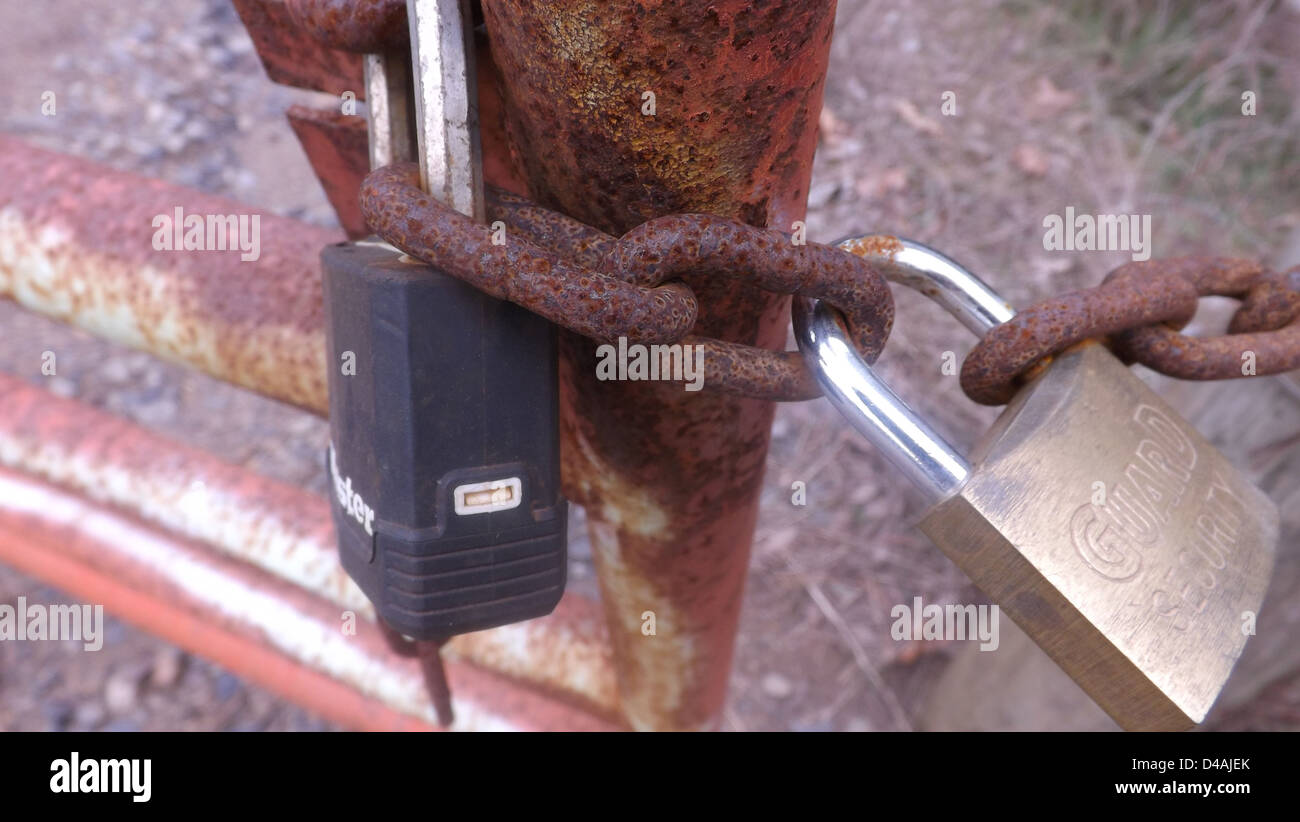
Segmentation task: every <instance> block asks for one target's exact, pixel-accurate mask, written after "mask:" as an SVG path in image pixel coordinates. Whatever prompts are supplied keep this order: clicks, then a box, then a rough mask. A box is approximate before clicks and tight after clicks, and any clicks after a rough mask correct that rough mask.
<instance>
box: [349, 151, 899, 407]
mask: <svg viewBox="0 0 1300 822" xmlns="http://www.w3.org/2000/svg"><path fill="white" fill-rule="evenodd" d="M488 199H489V206H488V209H489V219H491V220H501V221H502V222H504V223H505V224H506V225H507V226H508V227H509V230H508V231H507V237H505V238H504V241H503V242H501V243H494V242H493V232H492V229H491V228H490V227H489V226H485V225H479V224H477V223H475V222H473V221H472V220H470V219H469V218H467V217H465V216H464V215H462V214H460V213H458V212H456V211H454V210H452V209H449V208H447V207H446V206H444V205H443V204H442V203H440V202H438V200H437V199H435V198H433V197H430V196H429V195H428V194H426V193H425V192H423V191H421V190H420V188H419V171H418V168H417V167H416V166H415V165H414V164H396V165H393V166H388V167H386V168H382V169H378V170H376V171H374V172H372V173H371V174H370V175H369V176H368V177H367V178H366V180H365V182H364V183H363V184H362V187H361V209H362V213H363V214H364V216H365V218H366V221H367V223H369V225H370V227H371V228H373V229H374V230H375V231H376V232H377V233H378V234H379V236H380V237H382V238H383V239H385V240H387V241H388V242H390V243H392V244H393V245H394V246H396V247H397V248H400V249H401V250H403V251H405V252H406V253H407V254H410V255H411V256H413V257H416V258H419V259H421V260H425V261H427V262H429V263H431V264H434V265H436V266H438V268H439V269H440V270H442V271H444V272H446V273H447V274H450V275H451V276H454V277H456V278H458V279H461V280H464V281H465V282H468V283H470V284H471V285H474V286H475V287H477V288H480V289H482V290H483V291H485V292H487V293H488V294H491V295H492V296H494V297H497V298H498V299H503V300H509V301H510V302H513V303H516V304H518V305H521V306H523V307H524V308H527V309H529V310H531V311H534V312H536V313H538V314H541V315H542V316H544V317H546V318H547V319H549V320H551V321H552V322H554V323H556V324H557V325H559V326H561V327H563V328H566V329H568V330H570V331H573V332H575V333H578V334H581V335H582V336H585V337H589V338H591V339H594V340H597V341H600V342H613V341H616V340H617V339H618V338H619V337H624V338H626V340H627V342H629V343H643V344H644V343H649V344H671V343H681V344H684V345H691V346H700V347H701V349H702V353H703V357H702V362H703V366H704V375H703V385H704V387H705V388H706V389H707V390H711V391H718V392H721V393H727V394H733V395H737V396H745V397H753V398H759V399H769V400H806V399H812V398H814V397H817V396H820V394H821V391H820V389H819V388H818V386H817V383H816V380H815V379H814V378H813V376H812V375H811V374H810V373H809V372H808V371H807V368H806V367H805V365H804V363H803V360H802V358H801V357H800V355H799V354H798V352H795V351H788V352H782V351H768V350H766V349H762V348H756V347H754V346H750V345H744V344H741V343H735V342H727V341H724V340H717V339H713V338H709V337H703V336H700V335H696V334H694V333H692V331H693V328H694V326H695V323H696V319H697V317H698V304H697V302H696V299H695V294H694V292H693V291H692V290H691V289H690V288H689V287H688V286H687V285H685V284H684V283H682V282H680V278H681V277H683V276H686V275H690V276H692V278H693V279H694V281H695V282H696V283H697V287H698V284H701V283H702V284H704V285H705V286H711V285H712V283H714V282H718V281H724V280H735V279H743V281H744V282H746V283H749V284H751V285H754V286H756V287H758V288H761V289H763V290H766V291H772V292H776V293H780V294H797V295H799V296H804V297H813V298H817V299H822V300H825V301H826V302H828V303H830V304H831V305H833V306H835V307H836V308H838V309H839V310H840V311H841V312H842V313H843V314H844V316H845V319H846V320H847V324H848V329H849V335H850V338H851V339H852V340H853V342H854V345H855V347H856V348H857V349H858V351H859V352H860V353H861V354H862V356H863V358H864V359H866V360H867V361H868V362H875V360H876V358H877V357H878V356H879V355H880V351H881V349H882V348H883V347H884V345H885V341H886V340H887V339H888V337H889V331H890V328H891V327H892V325H893V319H894V302H893V298H892V297H891V295H890V293H889V286H888V285H887V283H886V282H885V279H884V277H883V276H882V275H881V273H880V270H879V268H878V265H877V264H876V263H873V262H872V261H871V260H868V259H863V258H860V257H857V256H854V255H851V254H845V253H844V252H842V251H840V250H838V249H836V248H833V247H831V246H826V245H821V244H818V243H806V244H796V243H795V242H793V240H792V238H791V237H789V236H787V235H785V234H782V233H780V232H777V231H770V230H764V229H758V228H754V227H753V226H749V225H745V224H744V223H740V222H737V221H734V220H727V219H724V218H721V217H715V216H712V215H707V214H681V215H673V216H668V217H660V218H658V219H654V220H650V221H649V222H646V223H643V224H642V225H640V226H637V227H636V228H634V229H632V230H631V231H629V232H628V233H627V234H626V235H624V236H623V237H621V238H617V239H616V238H614V237H611V236H609V235H607V234H604V233H603V232H600V231H598V230H596V229H594V228H591V227H590V226H586V225H583V224H581V223H579V222H577V221H575V220H572V219H570V218H568V217H565V216H563V215H561V214H557V213H555V212H551V211H547V210H546V209H543V208H541V207H539V206H537V205H535V204H533V203H530V202H528V201H527V200H524V199H522V198H520V197H516V196H513V195H508V194H504V193H503V192H500V191H496V190H490V191H489V192H488Z"/></svg>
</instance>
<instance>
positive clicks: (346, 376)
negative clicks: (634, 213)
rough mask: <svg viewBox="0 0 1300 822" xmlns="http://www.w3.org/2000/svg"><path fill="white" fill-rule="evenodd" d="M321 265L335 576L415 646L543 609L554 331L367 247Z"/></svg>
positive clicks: (551, 570)
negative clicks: (339, 570)
mask: <svg viewBox="0 0 1300 822" xmlns="http://www.w3.org/2000/svg"><path fill="white" fill-rule="evenodd" d="M321 263H322V270H323V272H324V286H325V306H326V314H327V317H326V329H327V339H328V343H327V344H328V352H329V363H330V371H329V397H330V438H331V440H330V451H329V454H328V455H327V459H328V470H329V473H330V480H331V486H332V487H331V494H330V501H331V506H332V508H333V513H334V522H335V526H336V528H337V529H338V535H339V551H340V556H341V558H342V562H343V567H344V568H345V569H346V570H347V571H348V573H349V574H350V575H351V576H352V578H353V579H354V580H356V582H357V583H358V584H359V585H360V586H361V589H362V590H363V591H365V593H366V594H367V596H369V597H370V599H371V601H373V602H374V604H375V607H376V609H377V611H378V614H379V616H380V618H381V619H383V620H384V621H385V622H387V623H388V624H389V625H390V626H392V627H393V628H395V629H396V630H397V631H399V632H401V633H402V634H405V635H407V636H409V637H413V638H415V639H423V640H437V639H445V638H446V637H448V636H451V635H452V634H458V633H465V632H468V631H477V630H483V629H486V628H492V627H496V626H499V625H504V624H507V623H511V622H518V621H520V620H525V619H531V618H533V617H538V616H543V615H545V614H547V613H550V612H551V610H553V609H554V607H555V605H556V603H557V602H558V601H559V599H560V595H561V593H562V592H563V590H564V583H565V576H566V536H567V535H566V513H567V506H566V503H565V501H564V498H563V497H562V496H561V493H560V469H559V465H560V461H559V445H558V443H559V434H558V412H559V409H558V387H557V380H556V367H557V365H556V362H557V361H556V342H557V341H556V331H555V328H554V326H552V325H551V324H550V323H549V322H547V321H546V320H545V319H543V318H541V317H539V316H537V315H536V314H533V313H531V312H529V311H527V310H525V309H523V308H520V307H518V306H516V305H513V304H511V303H507V302H503V301H500V300H496V299H494V298H492V297H489V296H487V295H486V294H484V293H483V292H481V291H479V290H477V289H475V288H473V287H471V286H469V285H466V284H465V283H463V282H461V281H459V280H457V279H455V278H453V277H451V276H448V275H446V274H443V273H441V272H439V271H437V269H436V268H434V267H432V266H429V265H425V264H423V263H419V262H416V261H412V260H410V259H409V258H405V257H403V256H402V255H401V253H400V252H398V251H396V250H395V249H393V248H392V247H391V246H389V245H387V244H386V243H383V242H379V241H363V242H357V243H344V244H340V245H335V246H330V247H328V248H326V249H325V250H324V251H323V252H322V254H321Z"/></svg>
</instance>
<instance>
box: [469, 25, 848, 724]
mask: <svg viewBox="0 0 1300 822" xmlns="http://www.w3.org/2000/svg"><path fill="white" fill-rule="evenodd" d="M483 10H484V17H485V21H486V24H487V30H488V37H489V40H490V41H491V44H492V55H493V58H494V61H495V64H496V68H497V71H498V73H499V82H498V84H497V85H498V87H499V89H500V91H501V93H502V98H503V104H504V114H505V123H506V131H507V134H508V136H509V138H510V141H511V144H512V147H513V150H514V152H515V155H516V157H517V158H518V160H519V162H520V165H521V168H520V171H521V172H522V176H523V177H524V179H525V180H526V181H527V185H528V190H529V194H530V196H531V198H532V199H533V200H534V201H536V202H538V203H539V204H541V205H544V206H546V207H548V208H552V209H555V210H557V211H561V212H564V213H566V214H568V215H569V216H571V217H574V218H577V219H579V220H581V221H582V222H584V223H587V224H588V225H591V226H594V227H596V228H599V229H601V230H602V231H605V232H606V233H609V234H613V235H615V236H619V235H622V234H623V233H624V232H626V231H627V230H628V229H630V228H632V227H633V226H635V225H637V224H639V223H642V222H644V221H646V220H648V219H651V218H653V217H658V216H662V215H665V214H671V213H679V212H703V213H710V214H717V215H720V216H723V217H729V218H735V219H740V220H742V221H744V222H746V223H749V224H751V225H755V226H761V227H774V228H779V229H781V230H783V231H791V230H792V229H793V225H792V224H793V222H794V221H795V220H798V219H800V218H801V217H802V216H803V214H804V209H805V203H806V199H807V191H808V182H809V179H810V177H811V170H812V157H813V150H814V148H815V144H816V137H817V118H818V114H819V112H820V109H821V100H822V91H823V85H824V81H825V74H826V66H827V60H828V56H829V46H830V38H831V27H832V23H833V20H834V16H835V2H834V0H788V2H781V3H768V4H762V5H760V4H755V3H752V2H749V0H717V1H716V2H710V3H707V4H702V3H695V2H689V0H629V2H625V3H617V4H610V3H600V2H595V0H557V2H551V3H536V2H531V0H484V2H483ZM741 280H743V278H741ZM686 281H687V283H688V284H689V285H690V286H691V288H692V290H693V291H694V293H695V294H696V296H697V297H698V299H699V306H700V307H699V320H698V323H697V325H696V328H695V333H697V334H701V335H705V336H709V337H716V338H719V339H722V340H725V341H728V342H735V343H743V344H749V345H759V346H761V347H764V348H769V349H774V350H775V349H777V348H780V347H782V346H783V345H784V343H785V337H786V324H787V318H788V315H789V298H788V297H784V296H779V295H775V294H770V293H766V292H762V291H760V290H758V289H755V288H753V287H751V286H748V285H746V284H744V283H743V282H740V281H734V280H726V281H723V280H719V279H718V278H710V277H708V276H707V274H705V275H704V276H699V277H687V278H686ZM595 362H596V357H595V344H594V343H592V342H591V341H588V340H584V339H581V338H578V337H577V336H575V335H572V334H566V335H565V337H564V342H563V356H562V362H561V381H562V404H563V412H562V413H563V418H562V436H563V460H564V480H565V488H566V492H567V493H568V494H569V496H570V498H572V499H574V500H576V501H577V502H579V503H581V504H582V505H584V506H585V507H586V509H587V513H588V516H589V518H590V522H591V536H592V545H593V554H594V557H595V560H596V564H597V571H598V573H599V575H600V582H601V588H602V593H603V601H604V605H605V610H606V615H607V619H608V622H609V625H610V633H611V638H612V641H613V645H614V650H615V654H616V665H617V670H618V680H619V687H620V690H621V693H622V708H623V711H624V715H625V716H626V717H627V718H628V719H629V721H630V722H631V723H632V724H633V726H634V727H638V728H709V727H714V726H716V724H717V720H718V716H719V713H720V711H721V708H722V704H723V700H724V698H725V695H726V685H727V678H728V675H729V672H730V668H731V656H732V649H733V644H734V638H735V633H736V628H737V623H738V620H739V613H740V601H741V594H742V591H743V588H744V581H745V574H746V566H747V564H748V558H749V547H750V542H751V541H752V538H753V531H754V522H755V517H756V515H757V506H758V495H759V490H760V486H761V482H762V476H763V466H764V457H765V454H766V451H767V444H768V437H769V429H770V427H771V421H772V413H773V405H772V404H771V403H770V402H765V401H758V400H746V399H738V398H732V397H727V396H721V395H717V394H709V393H708V392H700V393H698V394H686V393H685V392H683V391H681V390H680V387H677V386H664V385H656V384H651V383H618V382H601V381H599V380H597V379H596V368H595ZM652 620H653V628H654V631H653V633H652V632H650V630H649V629H650V627H651V624H652Z"/></svg>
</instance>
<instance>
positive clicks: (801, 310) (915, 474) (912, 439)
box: [792, 240, 1015, 503]
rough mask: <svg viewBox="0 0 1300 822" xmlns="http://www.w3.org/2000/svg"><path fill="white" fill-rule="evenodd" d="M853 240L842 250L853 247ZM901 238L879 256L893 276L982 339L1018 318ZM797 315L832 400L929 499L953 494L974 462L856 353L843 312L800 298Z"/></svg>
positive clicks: (807, 355) (962, 272) (798, 332)
mask: <svg viewBox="0 0 1300 822" xmlns="http://www.w3.org/2000/svg"><path fill="white" fill-rule="evenodd" d="M853 242H854V241H852V240H846V241H844V242H842V243H840V247H841V248H846V250H848V247H849V246H851V245H852V244H853ZM898 242H899V243H900V244H901V248H898V247H897V246H895V247H894V249H893V250H892V253H891V254H890V256H889V257H884V256H882V257H880V258H879V259H880V261H881V262H883V263H885V265H884V268H885V271H884V274H885V276H886V278H888V279H889V280H890V281H892V282H896V283H900V284H902V285H906V286H908V287H910V288H913V289H915V290H917V291H920V292H921V293H922V294H924V295H926V296H927V297H930V298H932V299H934V300H935V301H936V302H938V303H939V304H940V305H942V306H943V307H944V308H945V309H947V310H948V312H949V313H950V314H952V315H953V316H954V317H956V318H957V319H958V320H959V321H961V323H962V325H964V326H966V327H967V328H969V329H971V330H972V331H974V332H975V333H976V334H977V335H979V336H981V337H982V336H983V335H984V334H985V333H987V332H988V331H989V329H991V328H993V327H994V326H996V325H999V324H1000V323H1003V322H1006V321H1007V320H1009V319H1011V317H1013V316H1014V315H1015V310H1014V309H1012V308H1011V306H1010V305H1008V304H1007V302H1006V300H1003V299H1002V298H1001V297H999V296H998V295H997V293H996V292H995V291H993V290H992V289H991V288H989V287H988V286H987V285H986V284H985V283H984V282H983V281H982V280H980V279H979V278H978V277H976V276H975V275H974V274H972V273H971V272H970V271H968V270H967V269H965V268H963V267H962V266H960V265H958V264H957V263H955V262H953V261H952V260H951V259H949V258H948V257H946V256H944V255H943V254H940V253H939V252H937V251H935V250H933V249H931V248H929V247H927V246H924V245H921V244H920V243H916V242H912V241H910V240H899V241H898ZM854 253H856V252H854ZM792 320H793V323H794V333H795V340H796V341H797V342H798V343H799V350H800V351H802V352H803V356H804V362H806V363H807V364H808V367H809V368H810V369H812V371H813V373H814V374H815V375H816V377H817V382H818V383H819V384H820V385H821V387H822V390H823V391H824V392H825V394H826V398H827V399H829V400H830V402H831V405H833V406H835V407H836V409H838V410H839V411H840V413H842V414H843V415H844V416H845V417H846V418H847V419H848V420H849V422H850V424H852V426H853V427H854V428H855V429H857V431H858V432H859V433H860V434H862V435H863V436H864V437H866V438H867V440H868V441H869V442H871V444H872V445H874V446H875V447H876V448H877V449H879V450H880V452H881V454H883V455H884V456H885V458H886V459H887V460H889V462H890V464H891V465H893V466H894V467H895V468H897V469H898V470H899V472H901V473H902V474H903V475H904V476H906V477H907V479H908V480H909V481H910V482H911V483H912V484H913V485H915V486H916V487H917V488H918V489H919V490H920V491H921V492H922V493H923V494H925V496H926V498H927V502H928V503H935V502H938V501H939V500H942V499H944V498H945V497H948V496H949V495H951V494H953V493H954V492H956V491H957V489H958V488H960V487H961V486H962V484H963V483H964V482H965V481H966V478H967V477H968V476H969V475H970V463H969V462H968V461H967V460H966V458H965V457H963V456H962V455H961V454H959V453H958V452H957V451H956V449H954V448H953V447H952V445H950V444H949V443H948V441H947V440H945V439H944V438H943V437H942V436H940V435H939V434H938V433H937V432H935V430H934V429H933V428H931V427H930V426H929V424H928V423H926V422H925V420H923V419H921V418H920V417H918V416H917V415H916V413H915V412H914V411H913V410H912V409H911V408H909V407H908V405H907V403H905V402H903V400H902V399H901V398H899V396H898V395H897V394H895V393H894V392H893V390H892V389H891V388H890V387H889V386H888V385H886V384H885V383H884V381H882V380H881V379H880V378H879V377H878V376H876V374H875V372H874V371H872V370H871V366H869V365H867V363H866V362H864V361H863V359H862V357H861V356H859V355H858V353H857V351H855V350H854V348H853V345H852V343H851V342H850V341H849V337H848V332H847V331H846V330H845V327H844V319H843V317H842V316H841V315H840V313H839V312H838V311H836V310H835V309H834V308H832V307H831V306H829V305H826V304H825V303H821V302H820V301H818V300H812V299H806V298H803V297H795V299H794V306H793V310H792Z"/></svg>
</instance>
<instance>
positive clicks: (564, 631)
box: [0, 374, 617, 715]
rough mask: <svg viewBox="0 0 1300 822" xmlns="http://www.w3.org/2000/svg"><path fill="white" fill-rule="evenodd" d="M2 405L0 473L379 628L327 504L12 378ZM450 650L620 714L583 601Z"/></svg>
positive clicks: (596, 619) (606, 653)
mask: <svg viewBox="0 0 1300 822" xmlns="http://www.w3.org/2000/svg"><path fill="white" fill-rule="evenodd" d="M0 397H3V398H4V402H3V403H0V466H3V467H5V468H8V469H11V470H16V471H21V472H23V473H24V474H26V475H29V476H33V477H38V478H39V479H40V480H42V481H45V482H49V483H52V484H54V485H56V486H58V487H59V488H61V489H62V490H63V491H65V492H70V493H73V494H80V495H84V496H86V497H89V498H91V499H93V501H94V502H96V503H98V504H101V505H107V506H111V507H113V508H114V509H117V510H120V511H125V512H127V513H128V514H129V515H130V516H133V517H135V518H137V519H139V520H140V521H142V522H144V523H147V524H148V525H149V526H150V527H152V528H154V529H157V530H158V531H160V532H164V533H167V534H170V535H171V536H170V537H169V539H172V540H180V539H187V540H191V541H192V542H193V544H195V545H208V546H211V547H213V548H215V549H217V552H219V553H220V554H223V555H225V557H228V558H229V559H231V560H232V561H237V562H239V563H241V564H246V565H248V566H249V567H250V568H254V569H258V570H259V571H261V572H263V573H265V574H266V575H267V576H268V577H269V578H275V579H279V580H283V581H285V582H287V583H289V584H291V585H293V586H294V587H295V589H298V590H302V591H304V592H308V593H310V594H311V595H312V596H314V597H317V598H318V599H319V600H320V601H321V602H322V603H329V604H330V605H331V607H332V608H333V613H334V619H335V620H336V621H337V618H338V614H339V613H341V612H342V611H344V610H349V611H352V612H354V613H356V614H357V615H358V617H359V621H365V622H367V623H369V622H371V621H373V619H374V615H373V611H372V608H371V605H370V602H369V600H367V599H366V597H365V595H364V594H362V593H361V591H360V590H359V589H357V587H356V586H355V584H354V583H353V582H352V580H351V579H350V578H349V577H348V576H347V574H346V573H345V572H344V571H343V569H342V567H341V566H340V565H339V560H338V551H337V549H336V547H335V536H334V529H333V527H332V525H331V520H330V512H329V506H328V504H327V503H326V501H325V500H324V499H322V498H321V497H319V496H316V495H314V494H310V493H308V492H306V491H303V490H302V489H299V488H295V487H293V486H290V485H285V484H283V483H279V482H275V481H272V480H269V479H266V478H264V477H260V476H257V475H256V474H253V473H251V472H249V471H247V470H245V469H242V468H240V467H238V466H235V465H231V464H229V463H225V462H222V461H221V460H219V459H217V458H215V457H213V456H212V455H210V454H208V453H207V452H204V451H202V450H199V449H197V448H193V447H190V446H187V445H183V444H180V443H176V442H173V441H171V440H168V439H167V438H165V437H162V436H159V435H157V434H154V433H152V432H150V431H148V430H146V429H143V428H140V427H139V426H137V425H135V424H133V423H130V422H128V421H126V420H122V419H119V418H117V417H114V416H112V415H110V414H106V413H104V412H102V411H98V410H96V409H93V408H90V407H89V406H86V405H83V404H81V403H78V402H76V401H74V400H69V399H63V398H60V397H57V396H55V395H53V394H50V393H48V392H46V391H42V390H40V389H39V388H35V387H33V386H30V385H27V384H26V383H24V382H23V381H21V380H18V379H15V378H14V377H11V376H7V375H4V374H0ZM101 540H102V538H101ZM115 550H125V547H123V548H120V549H115ZM51 582H53V583H54V584H56V585H57V584H59V580H58V579H57V578H55V579H52V580H51ZM447 650H448V654H449V655H450V656H451V657H453V658H460V659H463V660H465V661H468V662H472V663H474V664H476V665H478V666H481V667H484V668H488V669H491V670H494V671H497V672H500V673H503V674H506V675H508V676H510V677H512V678H515V679H518V680H520V681H523V682H528V683H531V684H532V685H533V686H534V687H537V688H541V689H545V690H547V691H551V692H555V693H557V694H565V695H567V697H568V698H569V699H570V701H573V702H577V703H581V704H583V705H587V706H590V707H591V708H592V709H594V710H597V711H600V712H603V713H606V714H611V715H612V714H613V713H614V712H615V710H616V701H617V696H616V693H615V685H614V677H613V672H612V669H611V662H610V656H611V654H610V650H609V645H608V640H607V638H606V634H605V630H604V626H603V625H602V623H601V618H600V611H599V608H598V606H596V604H595V603H592V602H590V601H589V600H586V599H583V598H581V597H577V596H572V595H570V596H566V597H565V599H564V600H563V601H561V603H560V606H559V607H558V608H557V609H556V610H555V612H554V613H553V614H551V615H550V616H548V617H546V618H544V619H539V620H532V621H529V622H525V623H520V624H518V625H510V626H506V627H504V628H499V629H496V630H494V631H482V632H478V633H473V634H466V635H463V636H460V637H457V638H456V639H455V640H453V641H452V642H451V643H450V644H449V645H448V648H447Z"/></svg>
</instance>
